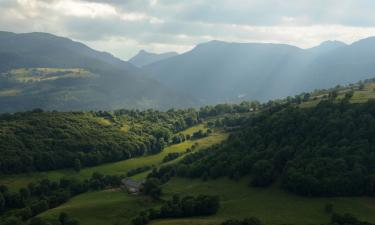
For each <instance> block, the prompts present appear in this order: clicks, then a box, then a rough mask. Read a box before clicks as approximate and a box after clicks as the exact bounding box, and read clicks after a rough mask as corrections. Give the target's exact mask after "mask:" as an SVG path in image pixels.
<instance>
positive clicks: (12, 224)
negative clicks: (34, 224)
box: [2, 217, 23, 225]
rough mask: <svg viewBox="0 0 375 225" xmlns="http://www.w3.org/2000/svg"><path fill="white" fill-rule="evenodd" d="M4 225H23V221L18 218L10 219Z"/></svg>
mask: <svg viewBox="0 0 375 225" xmlns="http://www.w3.org/2000/svg"><path fill="white" fill-rule="evenodd" d="M2 225H23V223H22V221H21V220H20V219H18V218H17V217H9V218H7V219H5V221H4V222H3V223H2Z"/></svg>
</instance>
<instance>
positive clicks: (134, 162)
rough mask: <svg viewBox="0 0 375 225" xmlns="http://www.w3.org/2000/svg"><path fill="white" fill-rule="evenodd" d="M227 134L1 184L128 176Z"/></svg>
mask: <svg viewBox="0 0 375 225" xmlns="http://www.w3.org/2000/svg"><path fill="white" fill-rule="evenodd" d="M203 128H204V127H203V125H197V126H195V127H192V128H190V129H188V130H186V131H184V132H185V133H192V132H195V131H197V130H199V129H203ZM226 137H227V134H225V133H222V132H216V133H213V134H211V135H210V136H209V137H206V138H202V139H197V140H189V141H185V142H183V143H180V144H176V145H171V146H168V147H166V148H165V149H164V150H163V151H162V152H161V153H159V154H155V155H147V156H142V157H138V158H132V159H129V160H124V161H119V162H115V163H108V164H103V165H100V166H95V167H88V168H83V169H82V170H81V171H80V172H79V173H77V172H75V171H74V170H72V169H67V170H56V171H49V172H35V173H27V174H18V175H7V176H2V177H0V183H1V184H5V185H7V186H8V187H9V188H10V189H11V190H18V189H19V188H21V187H26V186H27V184H29V183H30V182H33V181H38V180H41V179H45V178H48V179H50V180H58V179H60V178H62V177H75V178H80V179H84V178H88V177H91V175H92V174H93V173H94V172H100V173H103V174H111V175H114V174H118V175H121V174H126V172H128V171H129V170H131V169H135V168H138V167H142V166H146V165H155V166H158V165H160V164H161V163H162V160H163V158H164V157H165V156H166V155H168V153H171V152H180V153H183V152H185V151H186V149H188V148H191V146H192V145H193V144H194V143H198V144H199V145H198V148H197V149H200V148H205V147H208V146H211V145H213V144H216V143H220V142H221V141H223V140H224V139H226ZM145 175H146V173H144V174H140V175H138V176H137V177H138V178H142V177H144V176H145Z"/></svg>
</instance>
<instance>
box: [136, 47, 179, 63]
mask: <svg viewBox="0 0 375 225" xmlns="http://www.w3.org/2000/svg"><path fill="white" fill-rule="evenodd" d="M177 55H178V54H177V53H176V52H166V53H162V54H156V53H151V52H146V51H145V50H141V51H139V52H138V54H137V55H135V56H134V57H132V58H131V59H130V60H129V62H130V63H131V64H133V65H135V66H138V67H143V66H146V65H149V64H152V63H155V62H158V61H160V60H163V59H168V58H170V57H173V56H177Z"/></svg>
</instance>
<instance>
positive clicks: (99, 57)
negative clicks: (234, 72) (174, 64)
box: [0, 32, 193, 111]
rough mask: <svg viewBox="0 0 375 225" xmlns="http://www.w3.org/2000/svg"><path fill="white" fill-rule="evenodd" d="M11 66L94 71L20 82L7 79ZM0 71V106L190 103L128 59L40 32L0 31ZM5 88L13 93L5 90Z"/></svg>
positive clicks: (15, 108) (102, 106)
mask: <svg viewBox="0 0 375 225" xmlns="http://www.w3.org/2000/svg"><path fill="white" fill-rule="evenodd" d="M15 68H65V69H69V68H81V69H84V70H87V71H89V72H91V73H93V74H95V76H91V77H84V78H82V77H69V78H66V77H62V76H61V77H59V79H55V80H45V81H38V82H27V83H26V82H19V81H15V80H14V79H10V77H9V70H11V69H15ZM0 72H1V73H2V74H1V76H0V79H1V84H0V88H1V89H0V91H1V92H0V106H1V107H0V108H1V111H18V110H27V109H31V108H35V107H41V108H45V109H58V110H80V109H113V108H121V107H129V108H135V107H137V108H148V107H155V108H169V107H179V106H186V105H191V104H192V102H193V100H191V98H189V97H183V96H182V95H179V94H178V93H175V92H174V91H170V90H169V89H168V88H166V87H164V86H162V85H161V84H159V83H158V82H156V81H154V80H152V79H150V78H147V77H145V76H143V72H142V71H141V70H139V69H138V68H137V67H135V66H133V65H132V64H130V63H128V62H125V61H122V60H120V59H117V58H115V57H113V56H112V55H110V54H108V53H104V52H98V51H95V50H93V49H90V48H89V47H87V46H85V45H83V44H81V43H78V42H74V41H71V40H70V39H67V38H61V37H57V36H54V35H51V34H46V33H28V34H14V33H9V32H1V33H0ZM60 75H61V74H60ZM9 91H10V92H11V93H17V94H12V95H9V94H7V93H9ZM4 93H5V94H4Z"/></svg>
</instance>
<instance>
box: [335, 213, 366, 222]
mask: <svg viewBox="0 0 375 225" xmlns="http://www.w3.org/2000/svg"><path fill="white" fill-rule="evenodd" d="M330 224H331V225H373V224H372V223H368V222H365V221H360V220H359V219H358V218H356V217H355V216H353V215H351V214H349V213H345V214H344V215H340V214H337V213H334V214H333V215H332V217H331V223H330Z"/></svg>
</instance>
